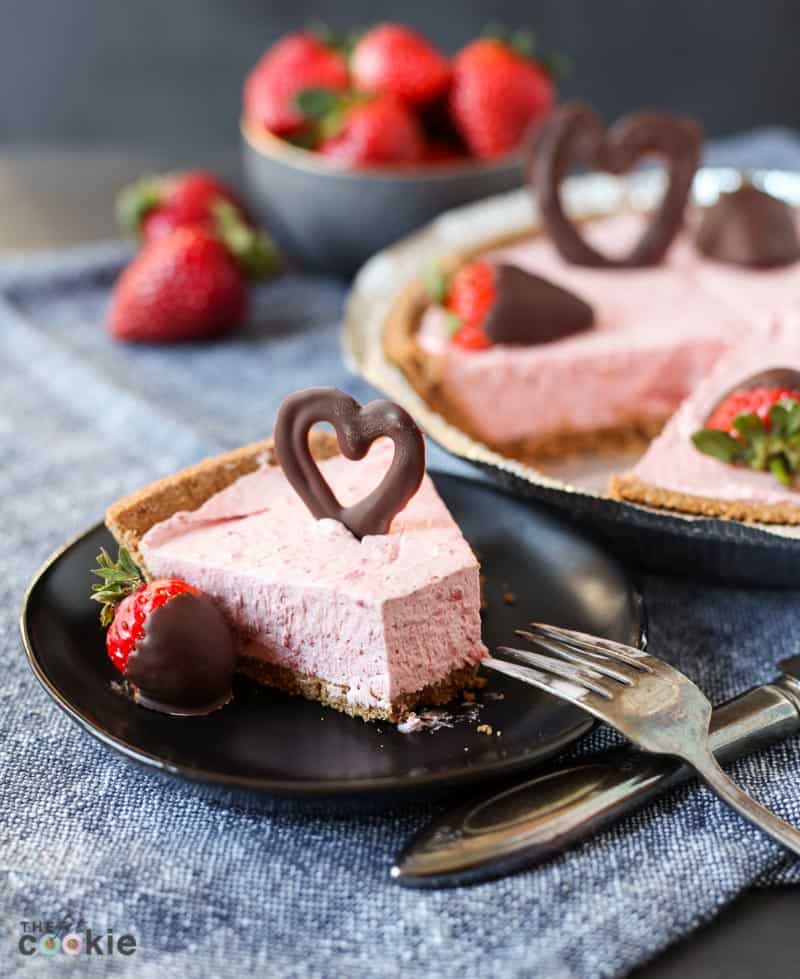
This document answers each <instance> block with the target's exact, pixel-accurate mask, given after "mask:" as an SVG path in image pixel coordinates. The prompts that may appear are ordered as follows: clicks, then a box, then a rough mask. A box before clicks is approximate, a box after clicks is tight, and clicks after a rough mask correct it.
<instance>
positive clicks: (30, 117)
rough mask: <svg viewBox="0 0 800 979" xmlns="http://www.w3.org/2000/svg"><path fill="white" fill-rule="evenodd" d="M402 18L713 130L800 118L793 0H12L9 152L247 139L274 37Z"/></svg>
mask: <svg viewBox="0 0 800 979" xmlns="http://www.w3.org/2000/svg"><path fill="white" fill-rule="evenodd" d="M315 15H316V16H320V17H322V18H324V19H325V20H326V21H327V22H328V23H330V24H331V25H332V26H334V27H345V26H348V25H350V24H368V23H371V22H375V21H377V20H380V19H382V18H384V19H385V18H401V19H403V20H405V21H407V22H408V23H410V24H412V25H414V26H416V27H418V28H420V29H422V30H424V31H426V32H428V33H429V34H430V36H431V37H432V38H433V39H434V40H435V41H437V42H438V43H439V44H440V45H441V46H442V47H444V48H445V49H446V50H448V51H453V50H455V49H456V48H457V47H458V46H459V45H460V44H462V43H463V42H464V41H466V40H467V39H469V38H470V37H471V36H473V35H474V34H475V33H476V32H477V31H479V30H480V28H481V27H482V26H483V25H484V24H485V23H486V22H487V21H489V20H493V21H500V22H503V23H505V24H507V25H509V26H530V27H531V28H534V29H535V30H536V31H537V33H538V35H539V36H540V38H541V41H542V42H543V43H544V44H546V45H548V46H551V47H555V48H558V49H560V50H563V51H564V52H567V53H568V54H570V55H571V57H572V58H573V60H574V63H575V70H574V73H573V75H572V77H571V78H570V79H569V81H568V82H567V83H566V84H565V85H564V87H563V91H564V94H566V95H573V94H580V95H581V96H583V97H587V98H589V99H591V101H593V102H594V103H595V104H596V105H597V106H598V107H599V108H600V109H601V110H602V111H603V112H604V113H605V114H606V115H608V116H611V117H613V116H615V115H616V114H618V113H619V112H621V111H624V110H626V109H630V108H635V107H641V106H643V105H645V104H648V103H649V104H653V105H659V106H663V107H666V108H672V109H681V110H684V111H690V112H692V113H695V114H697V115H698V116H699V117H700V118H701V119H702V120H703V121H704V123H705V125H706V127H707V129H708V131H709V132H710V133H711V134H712V135H721V134H725V133H728V132H731V131H734V130H738V129H743V128H747V127H750V126H754V125H764V124H774V123H779V124H787V125H797V124H798V123H800V91H798V85H797V83H796V80H795V72H796V66H797V24H798V21H799V20H800V5H798V4H797V3H791V2H788V0H748V2H742V0H546V2H545V0H539V2H536V0H526V2H524V3H523V2H521V0H495V2H490V0H473V2H470V3H458V2H457V0H410V2H405V3H403V4H399V3H398V2H397V0H394V2H389V0H341V2H339V3H334V2H331V0H328V2H327V3H326V2H324V0H317V2H316V3H315V2H307V0H277V2H264V0H131V2H122V0H0V147H1V146H2V145H3V144H9V143H17V144H19V143H25V144H32V143H43V142H48V143H61V144H63V143H87V142H92V143H105V144H108V143H127V144H131V145H138V146H147V145H150V146H159V147H162V148H165V149H166V148H176V149H181V150H192V149H204V148H213V147H220V146H224V145H231V144H233V143H234V142H235V140H236V121H237V116H238V109H239V94H240V87H241V81H242V78H243V77H244V75H245V73H246V72H247V70H248V69H249V67H250V66H251V65H252V64H253V63H254V62H255V61H256V59H257V58H258V56H259V54H260V53H261V51H262V50H263V49H264V48H265V47H266V46H267V44H268V43H269V42H270V41H271V40H272V39H273V38H274V37H276V36H277V35H278V34H280V33H282V32H284V31H287V30H290V29H292V28H295V27H297V26H298V25H302V24H303V23H305V22H306V21H308V20H309V19H311V18H312V17H314V16H315Z"/></svg>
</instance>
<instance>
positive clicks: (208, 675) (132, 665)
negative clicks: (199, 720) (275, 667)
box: [124, 592, 236, 715]
mask: <svg viewBox="0 0 800 979" xmlns="http://www.w3.org/2000/svg"><path fill="white" fill-rule="evenodd" d="M235 666H236V642H235V639H234V635H233V632H232V630H231V628H230V626H229V625H228V623H227V621H226V620H225V617H224V616H223V614H222V612H220V610H219V609H218V608H217V606H216V605H215V604H214V602H213V601H212V600H211V599H210V598H209V597H208V596H207V595H204V594H202V593H201V594H192V593H191V592H183V593H181V594H179V595H176V596H175V597H174V598H171V599H170V600H169V601H168V602H166V603H165V604H164V605H161V606H160V607H159V608H157V609H155V610H154V611H153V612H151V613H150V615H149V616H148V618H147V621H146V623H145V626H144V634H143V636H142V637H141V638H140V639H139V640H138V641H137V643H136V645H135V646H134V648H133V651H132V652H131V654H130V656H129V657H128V662H127V664H126V666H125V671H124V676H125V679H126V680H128V682H129V683H130V684H131V685H132V686H133V687H134V688H135V692H134V697H135V699H136V702H137V703H140V704H142V705H143V706H144V707H149V708H151V709H152V710H157V711H161V712H162V713H165V714H180V715H192V714H208V713H210V712H211V711H213V710H216V709H217V708H219V707H222V706H223V705H224V704H226V703H227V702H228V701H229V700H230V699H231V683H232V681H233V674H234V669H235Z"/></svg>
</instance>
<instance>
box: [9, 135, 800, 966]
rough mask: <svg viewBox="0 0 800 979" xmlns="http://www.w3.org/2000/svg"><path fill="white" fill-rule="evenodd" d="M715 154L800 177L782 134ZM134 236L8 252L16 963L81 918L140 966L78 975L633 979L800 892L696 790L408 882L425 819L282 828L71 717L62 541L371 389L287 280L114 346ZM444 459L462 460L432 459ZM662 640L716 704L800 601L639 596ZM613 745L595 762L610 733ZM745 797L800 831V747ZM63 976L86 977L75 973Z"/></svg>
mask: <svg viewBox="0 0 800 979" xmlns="http://www.w3.org/2000/svg"><path fill="white" fill-rule="evenodd" d="M711 155H712V158H713V159H714V161H715V162H719V161H721V160H725V161H728V160H729V161H731V162H734V163H736V164H740V165H741V164H747V163H749V164H759V163H763V164H767V165H773V166H774V165H781V166H800V144H799V143H798V141H797V140H795V139H794V138H793V137H791V136H789V135H787V134H785V133H775V132H769V133H764V134H761V135H760V136H749V137H742V138H738V139H736V140H733V141H730V142H729V143H728V144H727V145H719V146H717V147H715V148H714V149H713V150H712V154H711ZM125 254H126V250H125V248H124V247H123V246H120V245H118V244H108V245H102V246H97V247H96V248H91V249H85V248H84V249H75V250H71V251H69V252H65V253H60V254H57V255H42V256H37V257H35V258H28V259H25V260H24V261H8V260H7V261H5V262H4V263H0V405H2V407H1V408H0V444H2V449H3V462H2V468H0V526H2V530H3V545H2V548H0V663H2V671H3V672H2V675H3V681H2V685H0V763H1V764H2V777H0V813H2V816H1V817H0V896H1V898H2V903H1V904H0V906H1V907H2V912H3V915H4V920H3V922H2V926H3V931H4V932H5V937H4V939H3V940H2V942H0V974H3V975H9V976H17V975H19V976H22V975H25V976H30V975H42V976H44V975H47V976H49V975H52V974H54V972H55V971H56V970H59V969H60V968H65V969H66V968H68V967H69V966H68V963H67V961H66V957H62V958H64V961H60V962H58V963H55V962H50V961H47V960H46V959H45V957H44V956H42V955H35V956H31V957H25V956H23V955H21V954H20V953H19V952H18V950H17V943H18V941H19V938H20V935H21V926H20V923H21V922H22V921H31V920H33V921H40V920H42V919H48V918H49V919H58V918H59V917H60V916H63V915H65V914H68V913H72V914H78V915H81V916H82V917H83V918H84V919H85V922H86V924H87V925H88V926H90V927H91V928H92V929H93V930H94V931H95V932H98V931H102V932H104V931H105V929H106V928H110V929H112V930H113V932H114V934H115V935H116V936H119V935H121V934H123V933H125V932H130V933H132V934H134V935H135V936H136V938H137V942H138V948H137V950H136V952H135V954H134V955H132V956H129V957H124V956H121V955H119V954H114V955H111V956H108V955H106V956H105V957H103V958H102V959H100V958H96V959H94V960H93V961H92V963H91V965H89V964H87V959H86V958H82V959H81V960H80V962H79V964H78V963H77V962H76V963H75V969H77V970H78V973H77V974H80V975H85V974H94V973H97V974H106V973H107V974H113V975H119V976H136V977H138V979H145V977H153V979H162V977H164V976H168V975H169V976H175V977H180V976H204V977H205V976H209V977H210V976H219V977H231V979H238V977H241V976H245V975H257V976H270V977H271V976H275V977H285V979H289V977H298V979H300V977H302V979H311V977H320V979H331V977H339V976H342V977H344V976H348V977H393V976H397V977H400V976H411V975H420V976H436V977H437V979H447V977H451V976H452V977H459V979H472V977H476V979H477V977H484V976H489V975H496V976H504V977H508V979H510V977H520V979H522V977H525V979H527V977H530V976H532V975H536V976H541V977H543V979H545V977H546V979H561V977H564V979H567V977H581V979H584V977H585V979H589V977H591V979H596V977H600V976H617V975H622V974H624V973H625V972H627V971H628V970H630V969H631V968H632V967H633V966H634V965H636V964H638V963H641V962H643V961H645V960H646V959H648V958H649V957H651V956H653V955H654V954H655V953H656V952H657V951H658V950H660V949H662V948H663V947H665V946H666V945H668V944H669V943H670V942H673V941H675V940H676V939H677V938H678V937H680V936H682V935H685V934H686V933H687V932H689V931H691V930H692V929H694V928H696V927H697V926H698V925H700V924H701V923H702V922H704V921H707V920H708V919H710V918H712V917H713V916H714V915H715V914H716V913H717V912H718V911H719V910H720V909H721V908H722V907H723V906H724V905H725V904H726V903H727V902H729V901H730V900H731V899H732V898H734V897H735V896H736V895H737V894H738V893H739V892H741V891H742V890H743V889H745V888H747V887H750V886H752V885H754V884H758V885H767V884H778V883H783V882H788V881H794V882H797V881H800V872H798V867H797V866H792V865H791V863H790V861H789V860H788V859H787V858H786V856H785V855H784V854H783V853H782V852H781V850H780V849H779V848H778V847H777V846H775V845H773V844H772V843H771V842H769V841H768V840H767V839H766V838H765V837H763V836H762V835H761V834H760V833H758V832H757V831H755V830H754V829H751V828H750V827H749V826H748V825H746V824H745V823H743V822H742V821H741V820H739V819H738V818H737V817H736V816H734V815H733V814H731V813H730V812H729V811H727V810H726V809H724V807H723V806H722V805H720V804H719V803H718V802H717V801H716V800H715V799H714V798H713V797H712V796H711V795H710V793H709V792H708V791H706V790H705V789H703V788H700V787H698V786H688V787H685V788H682V789H679V790H677V791H675V792H672V793H671V794H670V795H668V796H667V797H665V798H663V799H661V800H660V801H658V802H657V803H656V804H654V805H652V806H651V807H650V808H648V809H647V810H646V811H644V812H642V813H639V814H636V815H633V816H631V817H630V818H628V819H626V820H625V821H624V822H622V823H620V824H619V825H617V826H615V827H613V828H612V829H611V830H609V831H608V832H606V833H604V834H602V835H601V836H599V837H597V838H596V839H593V840H591V841H589V842H587V843H586V844H584V845H582V846H580V847H579V848H577V849H575V850H573V851H570V852H568V853H565V854H563V855H562V856H560V857H559V858H557V859H556V860H554V861H552V862H551V863H549V864H547V865H545V866H543V867H540V868H538V869H535V870H531V871H528V872H525V873H522V874H519V875H516V876H514V877H510V878H507V879H505V880H500V881H497V882H495V883H490V884H485V885H481V886H478V887H473V888H469V889H462V890H457V891H442V892H431V893H427V892H414V891H405V890H402V889H400V888H398V887H396V886H394V885H392V884H391V883H390V882H389V880H388V877H387V870H388V867H389V865H390V862H391V859H392V856H393V855H394V854H395V852H396V851H397V849H398V847H399V846H400V845H401V844H402V843H403V842H404V841H405V840H406V839H407V838H408V836H409V835H410V834H411V833H412V832H413V831H415V830H416V829H418V828H419V827H420V826H422V825H423V824H424V823H425V822H426V820H427V819H429V818H430V816H431V814H432V812H433V811H434V809H433V807H432V806H430V805H426V804H417V805H415V806H412V807H408V808H403V809H397V810H394V811H392V812H389V813H385V814H382V815H360V816H355V817H354V816H349V817H348V816H328V817H325V816H319V815H302V814H301V815H297V814H289V813H288V812H279V813H277V814H271V815H270V814H264V812H263V811H261V810H260V809H259V807H258V806H257V805H256V804H255V803H254V804H253V805H252V806H250V805H247V804H244V805H242V804H238V805H234V806H228V805H224V804H222V803H221V802H220V801H210V800H209V799H207V798H198V797H197V795H196V794H195V793H194V792H193V791H192V790H191V788H190V787H188V786H184V785H182V784H181V783H178V782H166V781H164V780H161V779H157V778H155V777H153V776H152V775H151V774H148V773H147V772H145V771H142V770H140V769H138V768H136V767H133V766H131V765H129V764H127V763H125V762H124V761H122V760H121V759H120V758H119V757H118V756H116V755H115V754H113V753H112V752H110V751H109V750H107V749H105V748H103V747H102V746H101V745H99V744H98V743H96V742H95V741H93V740H92V739H91V738H89V737H87V736H86V735H85V734H83V733H82V732H81V731H80V730H79V729H78V728H77V727H76V726H75V725H74V724H72V723H70V721H69V720H67V719H66V718H65V717H64V716H63V715H62V714H61V713H60V712H59V711H58V710H57V709H56V707H55V706H54V705H53V704H52V703H51V702H50V700H49V699H48V697H47V695H46V694H45V693H44V691H43V690H41V689H40V687H39V685H38V684H37V682H36V680H35V679H34V677H33V676H32V674H31V673H30V671H29V670H28V668H27V666H26V664H25V660H24V656H23V655H22V650H21V646H20V641H19V637H18V632H17V621H16V620H17V615H18V611H19V606H20V601H21V596H22V593H23V589H24V587H25V584H26V583H27V581H28V580H29V578H30V577H31V575H32V574H33V572H34V571H35V569H36V567H37V566H38V564H39V563H40V562H41V561H42V559H43V558H44V557H45V556H46V555H47V554H48V553H49V552H50V551H51V550H53V549H54V548H55V547H57V546H58V545H59V544H61V543H62V542H63V541H64V540H65V539H66V538H68V537H69V536H70V535H72V534H73V533H76V532H78V531H80V530H82V529H84V528H85V527H86V526H88V525H90V524H91V523H93V522H95V521H97V519H98V518H99V516H100V514H102V512H103V510H104V508H105V506H106V505H107V504H108V503H109V502H110V501H111V500H114V499H116V498H117V497H119V496H121V495H123V494H125V493H127V492H129V491H130V490H132V489H133V488H135V487H137V486H139V485H140V484H142V483H144V482H146V481H148V480H150V479H152V478H154V477H157V476H161V475H164V474H166V473H168V472H171V471H172V470H174V469H176V468H177V467H179V466H182V465H185V464H187V463H190V462H192V461H194V460H196V459H197V458H198V457H200V456H202V455H204V454H208V453H210V452H214V451H217V450H220V449H224V448H229V447H232V446H234V445H237V444H241V443H243V442H246V441H249V440H253V439H256V438H259V437H261V436H263V434H264V433H265V432H266V431H267V430H268V429H269V428H270V425H271V421H272V418H273V415H274V411H275V408H276V406H277V404H278V402H279V401H280V399H281V397H282V396H283V395H284V394H286V393H287V392H289V391H291V390H293V389H295V388H298V387H301V386H303V385H306V384H311V383H326V384H335V385H339V386H341V387H344V388H346V389H347V390H349V391H351V392H352V393H353V394H354V395H355V396H356V397H358V398H360V399H367V398H369V397H370V396H371V394H372V392H371V391H370V390H369V389H368V388H367V386H366V385H365V384H363V383H362V382H361V381H359V380H358V379H356V378H354V377H352V376H351V375H349V374H348V372H347V371H346V369H345V368H344V367H343V366H342V363H341V359H340V354H339V348H338V323H339V319H340V316H341V308H342V300H343V297H344V289H343V286H342V285H341V284H340V283H338V282H336V281H334V280H329V279H324V278H316V279H310V278H300V277H298V276H288V277H286V278H283V279H281V280H280V281H277V282H275V283H274V284H270V285H268V286H266V287H264V288H263V289H261V290H260V291H259V293H258V296H257V308H256V310H255V315H254V316H253V321H252V325H251V327H250V328H249V329H247V330H245V331H244V333H242V334H241V335H239V336H237V337H234V338H231V339H230V340H227V341H225V342H224V343H222V344H219V345H210V346H198V347H188V348H182V349H180V350H178V349H173V350H168V349H135V348H127V347H120V346H116V345H113V344H112V343H110V342H109V341H108V340H107V339H106V338H105V336H104V334H103V332H102V330H101V329H100V328H99V326H98V323H99V321H100V319H101V317H102V314H103V311H104V307H105V305H106V303H107V301H108V288H109V285H110V283H111V282H112V280H113V277H114V275H115V273H116V272H117V270H118V268H119V265H120V262H121V261H122V260H123V259H124V257H125ZM430 462H431V464H432V465H433V466H436V467H439V468H445V467H446V468H449V469H451V470H453V469H459V470H461V471H469V470H466V467H460V466H458V465H457V464H456V463H453V462H452V461H451V460H448V459H447V457H446V456H444V455H443V454H441V453H439V452H438V451H436V450H435V449H433V450H432V451H431V456H430ZM644 592H645V598H646V601H647V605H648V611H649V620H650V636H651V642H652V648H653V649H654V650H655V651H657V652H658V653H659V654H660V655H662V656H664V657H666V658H668V659H669V660H671V661H672V662H674V663H675V664H676V665H677V666H679V667H680V668H681V669H683V670H685V671H686V672H687V673H688V674H689V675H690V676H692V677H693V678H695V679H696V680H697V681H698V682H699V683H700V684H701V685H702V686H703V688H704V689H705V690H706V691H707V692H708V693H709V695H710V696H711V697H712V698H713V699H715V700H721V699H725V698H728V697H730V696H732V695H733V694H734V693H736V692H739V691H741V690H743V689H745V688H746V687H748V686H751V685H753V684H757V683H759V682H764V681H766V680H769V679H770V678H772V676H773V675H774V672H775V663H776V661H777V659H778V658H779V656H780V655H782V654H789V653H796V652H798V650H799V649H800V619H798V615H797V608H798V594H797V593H792V592H769V591H760V592H759V591H755V590H751V591H747V590H741V589H733V588H723V587H715V588H707V587H700V586H699V585H697V584H695V583H691V582H684V581H678V580H668V579H660V578H655V577H653V578H649V579H647V580H646V581H645V582H644ZM613 740H614V739H613V738H611V737H610V736H609V734H608V732H603V731H599V732H597V733H596V734H595V735H593V737H592V738H591V739H590V740H589V741H588V742H587V743H586V744H585V745H583V746H582V747H581V749H580V753H585V752H586V751H593V750H594V751H596V750H602V749H603V748H605V747H607V746H608V745H609V744H610V743H612V742H613ZM733 771H734V774H735V776H736V777H737V778H738V779H739V780H740V782H741V784H742V785H743V786H744V787H745V788H746V789H748V790H750V791H752V792H753V793H754V794H755V795H756V796H758V797H759V798H761V799H762V800H763V801H765V802H766V803H767V804H769V805H770V806H772V807H773V808H774V809H775V810H776V811H777V812H779V813H780V814H781V815H782V816H784V817H786V818H788V819H790V820H792V821H794V822H795V823H800V789H798V779H799V777H800V742H799V741H798V740H797V739H795V740H792V741H789V742H786V743H784V744H780V745H777V746H775V747H774V748H772V749H770V750H769V751H766V752H764V753H762V754H760V755H758V756H757V757H753V758H749V759H745V760H742V761H740V762H739V763H738V764H737V765H736V766H734V769H733ZM71 974H73V975H74V974H76V973H75V971H72V972H71Z"/></svg>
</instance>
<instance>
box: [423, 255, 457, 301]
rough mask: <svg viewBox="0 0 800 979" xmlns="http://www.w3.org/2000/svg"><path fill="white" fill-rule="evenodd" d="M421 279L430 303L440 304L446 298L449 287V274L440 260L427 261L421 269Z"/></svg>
mask: <svg viewBox="0 0 800 979" xmlns="http://www.w3.org/2000/svg"><path fill="white" fill-rule="evenodd" d="M422 281H423V282H424V284H425V291H426V292H427V293H428V298H429V299H430V301H431V302H432V303H437V304H439V305H441V304H442V303H444V301H445V299H447V290H448V289H449V288H450V282H449V276H448V275H447V273H446V272H445V270H444V269H443V268H442V266H441V263H440V262H436V261H433V262H429V263H428V264H427V265H426V266H425V268H424V269H423V270H422Z"/></svg>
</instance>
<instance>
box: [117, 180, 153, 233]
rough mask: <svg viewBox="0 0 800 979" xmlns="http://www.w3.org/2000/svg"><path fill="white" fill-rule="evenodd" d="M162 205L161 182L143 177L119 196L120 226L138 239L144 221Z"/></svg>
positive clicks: (118, 214)
mask: <svg viewBox="0 0 800 979" xmlns="http://www.w3.org/2000/svg"><path fill="white" fill-rule="evenodd" d="M160 203H161V181H160V180H159V178H158V177H142V178H141V179H140V180H137V181H135V182H134V183H132V184H129V185H128V186H127V187H123V188H122V190H121V191H120V192H119V194H118V195H117V201H116V214H117V222H118V223H119V226H120V227H121V228H122V230H123V231H125V232H126V233H127V234H129V235H133V236H134V237H138V235H139V232H140V231H141V227H142V221H143V220H144V218H145V216H146V215H147V214H149V212H150V211H152V210H153V209H154V208H156V207H158V205H159V204H160Z"/></svg>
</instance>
